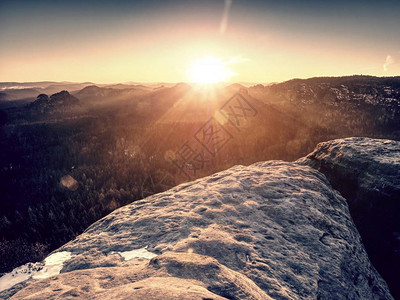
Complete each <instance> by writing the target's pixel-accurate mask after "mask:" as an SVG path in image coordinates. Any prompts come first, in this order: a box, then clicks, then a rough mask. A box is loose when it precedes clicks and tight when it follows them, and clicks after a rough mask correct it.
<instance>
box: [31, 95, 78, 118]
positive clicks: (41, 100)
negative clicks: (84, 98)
mask: <svg viewBox="0 0 400 300" xmlns="http://www.w3.org/2000/svg"><path fill="white" fill-rule="evenodd" d="M77 105H79V99H78V98H76V97H74V96H72V95H71V94H70V93H68V91H61V92H59V93H56V94H53V95H51V96H50V97H49V96H47V95H46V94H40V95H38V96H37V98H36V100H35V101H33V102H32V103H30V104H28V108H29V109H31V110H33V111H39V112H42V113H44V112H55V111H64V110H66V109H70V108H73V107H75V106H77Z"/></svg>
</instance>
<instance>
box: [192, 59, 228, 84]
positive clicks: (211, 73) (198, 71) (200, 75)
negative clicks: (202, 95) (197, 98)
mask: <svg viewBox="0 0 400 300" xmlns="http://www.w3.org/2000/svg"><path fill="white" fill-rule="evenodd" d="M234 75H235V73H234V72H232V71H231V70H229V68H228V67H227V64H226V63H225V62H224V61H223V60H222V59H219V58H217V57H214V56H205V57H202V58H200V59H198V60H196V61H194V62H193V63H192V64H191V65H190V67H189V69H188V77H189V80H190V81H191V82H194V83H202V84H209V83H217V82H222V81H227V80H229V79H230V78H231V77H232V76H234Z"/></svg>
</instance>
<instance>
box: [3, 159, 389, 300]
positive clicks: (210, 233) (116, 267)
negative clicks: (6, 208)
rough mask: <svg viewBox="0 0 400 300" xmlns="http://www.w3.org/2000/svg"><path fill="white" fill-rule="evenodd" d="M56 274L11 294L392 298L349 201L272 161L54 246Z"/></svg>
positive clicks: (205, 181)
mask: <svg viewBox="0 0 400 300" xmlns="http://www.w3.org/2000/svg"><path fill="white" fill-rule="evenodd" d="M57 253H62V255H60V256H63V257H64V258H65V261H64V265H63V268H62V270H61V273H60V274H59V275H56V276H53V277H50V278H47V279H42V280H34V279H31V280H30V281H28V284H27V285H26V284H25V285H26V287H25V288H23V289H21V290H20V291H19V292H17V293H16V294H15V295H14V296H13V297H12V298H11V299H50V298H51V299H64V298H72V297H75V298H81V299H203V300H206V299H215V300H217V299H392V297H391V295H390V293H389V290H388V288H387V286H386V283H385V282H384V280H383V279H382V278H381V277H380V275H379V274H378V273H377V271H376V270H375V268H374V267H373V266H372V265H371V263H370V261H369V258H368V256H367V254H366V252H365V250H364V247H363V244H362V242H361V238H360V235H359V233H358V231H357V229H356V227H355V225H354V223H353V221H352V219H351V217H350V213H349V210H348V206H347V203H346V200H345V199H344V198H343V197H342V196H341V195H340V194H339V193H338V192H336V191H335V190H333V189H332V188H331V186H330V184H329V182H328V181H327V179H326V177H325V176H324V175H323V174H321V173H320V172H318V171H317V170H314V169H312V168H310V167H308V166H301V165H299V164H296V163H286V162H280V161H270V162H261V163H256V164H253V165H251V166H248V167H244V166H235V167H233V168H231V169H228V170H226V171H224V172H220V173H217V174H214V175H212V176H209V177H205V178H202V179H199V180H197V181H194V182H190V183H186V184H182V185H179V186H177V187H175V188H173V189H171V190H169V191H166V192H164V193H160V194H157V195H154V196H151V197H148V198H146V199H144V200H140V201H137V202H134V203H132V204H130V205H127V206H125V207H122V208H120V209H118V210H116V211H114V212H113V213H111V214H110V215H108V216H106V217H105V218H103V219H101V220H99V221H98V222H96V223H94V224H93V225H92V226H90V227H89V228H88V229H87V230H86V231H85V232H84V233H83V234H81V235H79V236H78V237H77V238H76V239H74V240H73V241H71V242H69V243H68V244H66V245H64V246H63V247H61V248H60V249H58V250H56V251H55V253H53V254H52V255H53V256H54V255H55V254H57Z"/></svg>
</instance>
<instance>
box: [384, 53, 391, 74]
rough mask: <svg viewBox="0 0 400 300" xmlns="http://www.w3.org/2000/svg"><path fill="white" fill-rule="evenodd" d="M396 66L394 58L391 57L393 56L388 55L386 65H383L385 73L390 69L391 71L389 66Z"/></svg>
mask: <svg viewBox="0 0 400 300" xmlns="http://www.w3.org/2000/svg"><path fill="white" fill-rule="evenodd" d="M393 64H394V59H393V57H392V56H391V55H387V56H386V60H385V63H384V64H383V71H385V72H386V71H387V70H388V69H389V66H390V65H393Z"/></svg>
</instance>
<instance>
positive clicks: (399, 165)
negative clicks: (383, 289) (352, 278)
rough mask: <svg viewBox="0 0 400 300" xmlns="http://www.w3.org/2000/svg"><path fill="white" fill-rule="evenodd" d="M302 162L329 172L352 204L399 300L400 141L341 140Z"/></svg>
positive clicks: (321, 146)
mask: <svg viewBox="0 0 400 300" xmlns="http://www.w3.org/2000/svg"><path fill="white" fill-rule="evenodd" d="M298 162H299V163H301V164H306V165H309V166H312V167H314V168H316V169H317V170H319V171H321V172H322V173H324V174H325V175H326V177H327V178H328V179H329V181H330V182H331V184H332V185H333V187H334V188H335V189H337V190H338V191H339V192H340V193H341V194H342V195H343V196H344V197H345V198H346V199H347V202H348V204H349V207H350V213H351V215H352V217H353V219H354V222H355V224H356V226H357V229H358V231H359V232H360V234H361V237H362V240H363V242H364V244H365V247H366V250H367V252H368V254H369V257H370V259H371V261H372V263H373V264H374V266H375V267H376V268H377V270H378V271H379V272H380V274H381V275H382V276H383V278H384V279H385V280H386V282H387V283H388V285H389V287H390V289H391V291H392V294H393V296H394V297H395V298H398V299H400V286H399V284H398V283H399V278H400V142H397V141H391V140H382V139H371V138H361V137H354V138H346V139H338V140H333V141H329V142H324V143H320V144H319V145H318V146H317V147H316V149H315V150H314V152H312V153H311V154H309V155H308V156H307V157H305V158H303V159H301V160H299V161H298Z"/></svg>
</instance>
